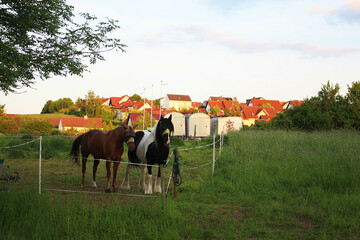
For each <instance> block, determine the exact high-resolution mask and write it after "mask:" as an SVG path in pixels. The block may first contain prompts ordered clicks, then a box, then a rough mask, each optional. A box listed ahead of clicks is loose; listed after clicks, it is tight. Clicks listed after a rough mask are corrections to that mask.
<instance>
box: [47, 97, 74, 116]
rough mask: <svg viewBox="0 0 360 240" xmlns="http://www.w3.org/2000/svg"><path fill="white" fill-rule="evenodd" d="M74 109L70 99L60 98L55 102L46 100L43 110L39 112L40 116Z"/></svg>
mask: <svg viewBox="0 0 360 240" xmlns="http://www.w3.org/2000/svg"><path fill="white" fill-rule="evenodd" d="M71 107H74V103H73V101H72V100H71V98H60V99H58V100H56V101H52V100H48V101H47V102H46V103H45V105H44V107H43V109H42V110H41V114H43V113H55V112H59V111H60V110H61V109H66V108H71Z"/></svg>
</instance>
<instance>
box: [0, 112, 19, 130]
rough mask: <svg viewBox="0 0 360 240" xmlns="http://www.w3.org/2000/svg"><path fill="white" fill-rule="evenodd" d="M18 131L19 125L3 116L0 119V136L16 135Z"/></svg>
mask: <svg viewBox="0 0 360 240" xmlns="http://www.w3.org/2000/svg"><path fill="white" fill-rule="evenodd" d="M18 131H19V125H18V124H17V123H16V122H15V121H13V120H11V119H9V118H7V117H4V116H1V117H0V133H2V134H14V133H17V132H18Z"/></svg>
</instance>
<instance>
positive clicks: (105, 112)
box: [100, 105, 114, 120]
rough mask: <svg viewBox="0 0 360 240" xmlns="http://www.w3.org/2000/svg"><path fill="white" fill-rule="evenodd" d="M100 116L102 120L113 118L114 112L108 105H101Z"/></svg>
mask: <svg viewBox="0 0 360 240" xmlns="http://www.w3.org/2000/svg"><path fill="white" fill-rule="evenodd" d="M100 111H101V113H100V117H101V118H102V120H113V119H114V113H113V111H112V110H111V108H110V106H108V105H102V106H101V108H100Z"/></svg>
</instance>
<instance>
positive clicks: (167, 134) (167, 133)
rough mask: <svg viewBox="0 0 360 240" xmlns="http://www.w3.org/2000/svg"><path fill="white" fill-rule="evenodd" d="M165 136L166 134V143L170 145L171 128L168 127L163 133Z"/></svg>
mask: <svg viewBox="0 0 360 240" xmlns="http://www.w3.org/2000/svg"><path fill="white" fill-rule="evenodd" d="M162 135H163V136H164V135H166V139H167V140H166V145H169V144H170V130H169V129H166V130H165V131H164V132H163V134H162Z"/></svg>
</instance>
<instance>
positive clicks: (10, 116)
mask: <svg viewBox="0 0 360 240" xmlns="http://www.w3.org/2000/svg"><path fill="white" fill-rule="evenodd" d="M5 115H6V116H7V117H8V118H10V119H14V118H16V117H17V116H19V114H7V113H6V114H5Z"/></svg>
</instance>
